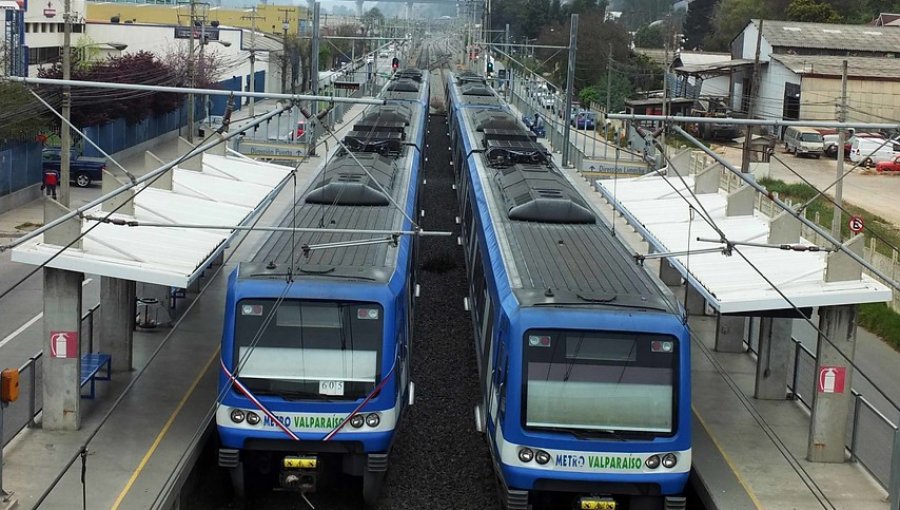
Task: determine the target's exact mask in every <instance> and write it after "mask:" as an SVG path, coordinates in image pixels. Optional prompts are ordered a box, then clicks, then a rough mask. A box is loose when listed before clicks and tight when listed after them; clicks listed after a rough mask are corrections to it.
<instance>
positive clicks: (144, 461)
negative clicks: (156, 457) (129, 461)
mask: <svg viewBox="0 0 900 510" xmlns="http://www.w3.org/2000/svg"><path fill="white" fill-rule="evenodd" d="M218 356H219V349H218V348H217V349H216V350H215V352H213V354H212V356H210V358H209V361H207V362H206V366H204V367H203V370H201V371H200V373H199V374H197V377H196V378H195V379H194V382H193V383H192V384H191V387H190V388H188V390H187V392H186V393H185V394H184V396H183V397H181V401H180V402H178V406H176V407H175V410H174V411H172V414H171V415H169V419H168V420H166V423H165V425H163V428H162V430H160V431H159V434H157V435H156V439H154V440H153V443H152V444H151V445H150V448H149V449H148V450H147V453H145V454H144V457H143V458H142V459H141V462H140V463H139V464H138V467H136V468H135V469H134V472H133V473H131V478H129V479H128V482H127V483H126V484H125V487H124V488H123V489H122V492H120V493H119V496H118V497H117V498H116V501H115V502H114V503H113V505H112V506H111V507H110V510H118V508H119V505H121V504H122V501H123V500H124V499H125V496H127V495H128V492H129V491H131V487H132V486H133V485H134V482H135V481H137V479H138V477H139V476H141V472H143V471H144V468H145V467H146V466H147V462H149V461H150V457H152V456H153V454H154V453H156V449H157V448H158V447H159V444H160V443H162V440H163V438H164V437H166V434H168V433H169V428H170V427H171V426H172V423H174V422H175V418H176V417H177V416H178V414H179V413H180V412H181V408H183V407H184V404H186V403H187V401H188V399H189V398H191V395H193V394H194V390H196V389H197V385H198V384H200V379H202V378H203V376H205V375H206V372H207V371H209V367H210V365H212V362H213V361H215V359H216V357H218Z"/></svg>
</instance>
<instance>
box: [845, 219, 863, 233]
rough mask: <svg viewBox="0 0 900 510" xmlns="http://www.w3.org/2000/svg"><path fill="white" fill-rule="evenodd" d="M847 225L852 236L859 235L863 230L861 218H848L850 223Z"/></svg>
mask: <svg viewBox="0 0 900 510" xmlns="http://www.w3.org/2000/svg"><path fill="white" fill-rule="evenodd" d="M847 225H849V226H850V231H851V232H853V233H854V234H859V233H860V232H862V231H863V228H865V225H864V224H863V219H862V216H850V221H849V222H847Z"/></svg>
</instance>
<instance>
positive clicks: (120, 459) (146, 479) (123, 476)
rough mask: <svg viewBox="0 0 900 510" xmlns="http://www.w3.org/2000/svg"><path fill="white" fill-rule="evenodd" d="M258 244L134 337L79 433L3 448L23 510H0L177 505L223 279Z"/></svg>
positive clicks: (197, 436) (347, 118)
mask: <svg viewBox="0 0 900 510" xmlns="http://www.w3.org/2000/svg"><path fill="white" fill-rule="evenodd" d="M257 105H259V103H257ZM258 108H260V107H259V106H258ZM365 108H367V107H366V106H364V105H353V106H352V107H351V108H350V109H349V110H348V111H347V112H346V113H345V114H344V121H343V123H341V124H340V125H338V126H335V133H336V136H338V137H339V138H342V137H343V136H344V134H345V133H346V132H347V131H349V130H350V129H351V128H352V125H353V123H354V122H355V121H356V120H357V119H358V118H359V116H360V115H361V113H362V112H363V110H364V109H365ZM260 109H261V108H260ZM235 120H238V119H235ZM325 136H326V135H322V137H323V138H324V137H325ZM320 140H321V139H320ZM173 145H174V144H173ZM327 147H328V148H329V149H330V151H329V153H328V154H327V155H326V154H323V152H324V151H321V150H320V155H319V156H317V157H313V158H311V159H310V160H308V161H306V162H304V163H302V164H300V165H299V166H298V172H297V176H298V179H297V185H298V186H299V187H301V189H302V188H303V187H305V186H306V185H308V183H309V180H310V179H312V177H313V176H314V174H315V170H316V169H317V168H318V167H319V166H320V165H322V164H324V162H325V161H326V159H327V157H328V156H330V155H331V154H333V153H334V152H335V151H336V150H337V149H338V147H339V146H338V145H337V144H335V143H333V140H331V139H329V143H328V145H327ZM152 150H153V151H154V152H155V153H157V154H160V155H166V154H167V153H168V154H171V153H173V152H174V149H173V147H159V148H154V149H152ZM140 160H141V161H142V155H141V157H140ZM292 200H293V190H292V187H291V186H290V185H288V186H285V187H284V188H283V189H282V190H281V193H279V195H278V196H277V197H276V198H275V200H274V201H273V202H272V203H271V205H270V206H269V207H268V209H267V210H266V211H265V213H264V214H263V215H262V218H261V220H260V223H259V224H261V225H270V224H273V223H274V222H275V221H276V219H277V218H280V217H282V216H283V215H284V214H285V213H287V212H288V210H289V208H290V207H291V205H292ZM36 210H37V208H36ZM17 214H18V215H19V216H21V214H22V212H21V211H20V212H19V213H17ZM18 220H19V218H18V217H17V218H16V221H18ZM262 239H263V235H262V234H258V233H249V234H242V235H239V236H237V237H236V238H235V239H234V240H233V241H232V242H231V246H230V247H229V249H228V250H227V251H226V252H225V256H224V263H223V264H222V265H214V266H212V267H210V268H209V269H208V270H207V271H206V272H205V274H204V276H203V277H202V278H201V279H200V281H199V283H198V286H199V291H198V293H197V294H195V295H193V296H189V298H187V299H186V300H185V302H184V310H183V313H181V315H180V316H179V318H178V319H177V320H176V321H175V323H174V325H173V327H171V328H166V327H159V328H156V329H153V330H144V331H138V332H136V333H135V337H134V344H133V345H134V367H135V370H134V371H132V372H129V373H122V372H114V373H113V375H112V380H111V381H102V382H98V383H97V386H96V398H94V399H93V400H89V399H83V400H82V401H81V413H82V425H81V429H80V430H78V431H74V432H49V431H44V430H42V429H41V428H39V427H38V428H26V429H23V431H22V432H21V433H19V434H18V435H17V436H16V437H15V438H14V439H12V440H11V441H10V442H9V444H7V446H6V448H4V454H3V461H4V466H3V488H4V489H6V490H7V491H10V492H12V493H13V494H12V498H13V499H14V500H15V501H16V502H17V506H16V507H9V506H7V507H4V506H3V504H2V503H0V510H8V509H9V508H21V509H31V508H35V507H36V506H37V505H38V504H40V508H41V509H42V510H71V509H72V508H82V499H83V500H84V502H85V503H84V508H108V509H113V510H115V509H120V508H121V509H139V508H140V509H145V508H172V507H173V505H174V503H175V501H176V500H177V498H178V492H179V490H180V488H181V486H182V485H183V484H184V482H185V479H186V477H187V476H188V473H189V471H190V467H191V466H192V465H193V464H194V462H195V461H196V459H197V457H198V456H199V455H200V452H201V447H202V445H203V444H204V442H205V441H206V439H207V438H208V435H209V434H211V433H212V432H213V426H212V423H213V417H214V411H215V401H216V380H217V379H216V377H217V374H218V357H219V343H220V341H221V331H222V321H223V306H222V304H223V303H224V302H225V292H226V285H227V278H228V275H229V274H230V273H231V271H232V270H233V269H234V267H235V266H236V263H237V261H240V260H242V259H244V258H246V257H248V256H249V254H250V253H251V252H252V251H253V250H255V249H256V248H257V246H258V244H259V243H260V242H261V241H262ZM157 351H158V352H157ZM26 398H27V397H26ZM85 443H87V448H86V455H83V456H82V455H80V452H81V449H82V445H84V444H85ZM73 459H74V462H72V460H73ZM70 462H71V465H69V463H70ZM67 465H69V467H68V468H67V469H64V468H65V467H66V466H67ZM82 473H83V474H82ZM82 476H83V477H84V484H82ZM57 479H58V480H57ZM57 482H58V483H57Z"/></svg>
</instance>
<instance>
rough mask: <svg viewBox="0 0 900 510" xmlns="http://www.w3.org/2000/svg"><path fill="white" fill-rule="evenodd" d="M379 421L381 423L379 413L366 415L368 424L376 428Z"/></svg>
mask: <svg viewBox="0 0 900 510" xmlns="http://www.w3.org/2000/svg"><path fill="white" fill-rule="evenodd" d="M379 423H381V416H378V413H372V414H370V415H368V416H366V425H368V426H370V427H372V428H375V427H377V426H378V424H379Z"/></svg>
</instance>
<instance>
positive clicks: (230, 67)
mask: <svg viewBox="0 0 900 510" xmlns="http://www.w3.org/2000/svg"><path fill="white" fill-rule="evenodd" d="M0 1H3V0H0ZM63 2H64V0H42V2H41V3H37V2H31V3H30V4H29V5H28V7H27V9H26V12H25V17H24V21H25V27H24V35H25V42H26V45H27V47H28V74H29V76H36V75H37V73H38V70H39V69H40V68H41V67H44V66H52V65H55V64H56V63H57V62H59V61H61V59H62V46H63V31H64V24H63ZM117 5H123V6H126V7H137V6H136V5H134V4H132V5H126V4H117ZM89 7H90V4H87V3H86V2H85V1H84V0H71V12H72V19H73V22H72V35H71V44H72V49H73V54H76V55H79V56H81V57H82V58H86V59H88V60H100V59H104V58H106V57H109V56H120V55H125V54H128V53H136V52H139V51H147V52H150V53H153V54H155V55H157V56H159V57H160V58H162V59H165V58H166V57H167V56H169V55H172V54H174V53H183V54H187V52H188V49H189V46H190V41H189V39H190V34H191V31H190V30H189V29H188V28H187V27H188V26H189V20H190V13H189V11H188V17H186V18H182V19H179V18H178V17H177V16H174V13H175V10H174V7H168V8H169V9H170V11H171V12H172V13H173V17H172V22H171V23H162V22H155V23H153V22H149V21H147V22H135V21H134V19H130V20H125V21H122V18H121V17H117V16H114V17H112V18H111V19H108V20H91V19H88V18H86V17H85V16H84V13H85V9H87V8H89ZM149 7H154V6H149ZM162 7H166V6H162ZM195 18H197V19H198V20H199V21H198V23H200V25H199V28H195V30H194V36H195V50H194V51H196V52H198V53H199V52H205V53H207V54H209V53H215V54H217V55H218V56H219V57H220V58H219V59H218V60H219V61H220V63H222V64H223V65H224V68H223V69H222V70H221V76H220V79H221V80H222V81H221V82H220V86H221V87H223V88H226V89H230V90H237V89H241V88H242V89H244V90H249V80H250V55H251V52H253V53H256V65H255V69H254V74H255V75H256V78H255V79H256V83H255V89H256V90H257V91H264V90H268V91H278V92H281V86H282V84H281V67H282V66H281V62H280V60H281V59H280V58H277V57H276V56H275V54H280V53H281V52H282V48H283V45H282V43H281V41H280V40H276V39H274V38H273V37H272V36H270V35H267V34H264V33H257V35H256V37H251V32H250V31H249V30H244V29H241V28H239V27H233V26H224V25H222V24H221V23H220V22H218V20H215V19H210V18H211V16H208V15H207V13H203V14H201V15H197V16H196V17H195ZM179 21H181V23H180V24H179V23H178V22H179ZM201 39H205V42H206V44H200V42H201ZM254 40H255V41H254ZM251 41H254V44H255V46H254V47H251ZM225 104H226V101H225V100H224V98H215V99H214V105H213V108H212V110H211V111H210V113H211V114H213V115H219V114H221V113H222V112H223V111H224V108H225Z"/></svg>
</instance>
